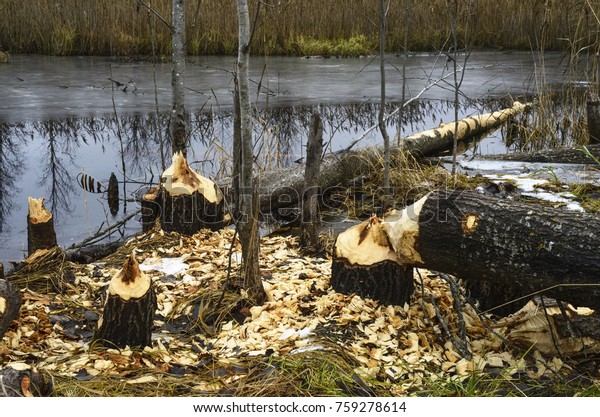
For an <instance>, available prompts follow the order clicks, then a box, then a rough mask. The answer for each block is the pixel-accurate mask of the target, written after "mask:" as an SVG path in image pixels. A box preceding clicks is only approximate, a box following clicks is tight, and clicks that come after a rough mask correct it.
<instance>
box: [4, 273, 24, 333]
mask: <svg viewBox="0 0 600 417" xmlns="http://www.w3.org/2000/svg"><path fill="white" fill-rule="evenodd" d="M20 309H21V292H20V291H19V290H18V289H17V288H16V287H15V286H14V285H12V284H11V283H10V282H8V281H6V280H4V279H0V340H1V339H2V338H3V337H4V333H5V332H6V329H8V328H9V327H10V325H11V323H12V322H13V321H14V320H16V319H18V318H19V311H20Z"/></svg>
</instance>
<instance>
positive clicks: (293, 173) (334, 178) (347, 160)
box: [221, 101, 527, 214]
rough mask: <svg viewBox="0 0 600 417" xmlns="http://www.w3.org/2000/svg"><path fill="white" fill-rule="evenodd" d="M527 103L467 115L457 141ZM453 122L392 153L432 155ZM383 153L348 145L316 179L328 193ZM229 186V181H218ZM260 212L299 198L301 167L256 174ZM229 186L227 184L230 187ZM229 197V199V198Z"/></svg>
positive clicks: (449, 136) (449, 138)
mask: <svg viewBox="0 0 600 417" xmlns="http://www.w3.org/2000/svg"><path fill="white" fill-rule="evenodd" d="M526 108H527V105H525V104H522V103H520V102H518V101H517V102H515V103H514V104H513V106H512V107H510V108H506V109H503V110H500V111H496V112H493V113H486V114H483V115H479V116H473V117H468V118H466V119H462V120H459V121H458V128H457V132H458V141H459V142H464V141H468V140H469V139H472V138H474V137H478V136H481V135H483V134H485V133H488V132H490V131H491V130H494V129H496V128H497V127H499V126H500V125H501V124H502V123H504V122H505V121H507V120H508V119H509V118H510V117H512V116H515V115H517V114H519V113H521V112H523V111H524V110H525V109H526ZM454 125H455V123H454V122H452V123H446V124H443V125H441V126H439V127H437V128H434V129H430V130H427V131H425V132H421V133H416V134H414V135H411V136H409V137H407V138H404V139H403V140H401V145H400V146H396V147H393V148H392V150H391V151H392V153H398V152H401V151H410V152H411V153H413V154H417V155H420V156H433V155H439V154H440V153H442V152H444V151H447V150H449V149H451V148H452V144H453V140H454V139H453V138H454V127H455V126H454ZM382 156H383V148H382V147H379V146H374V147H368V148H364V149H360V150H357V151H352V150H349V149H346V150H342V151H339V152H336V153H334V154H331V155H328V156H326V157H325V158H323V160H322V162H321V167H320V168H321V169H320V172H319V176H318V179H317V181H316V182H317V183H318V184H319V186H320V187H321V189H322V190H323V193H327V192H328V190H329V191H330V190H331V189H332V188H333V187H336V186H341V185H343V184H345V183H347V181H348V180H351V179H352V178H354V177H356V176H358V175H359V174H360V173H364V172H366V171H367V170H369V169H372V167H373V165H374V163H375V162H377V161H379V160H380V159H381V158H382ZM221 185H222V186H223V187H224V188H228V184H221ZM259 187H260V191H259V192H260V208H261V212H262V213H265V214H268V213H277V209H279V208H284V207H290V206H293V205H295V204H296V203H297V202H298V201H300V198H301V195H302V189H303V187H304V167H303V166H302V165H298V166H295V167H292V168H286V169H282V170H275V171H269V172H265V173H263V174H261V175H260V176H259ZM229 188H230V187H229ZM230 200H231V199H230Z"/></svg>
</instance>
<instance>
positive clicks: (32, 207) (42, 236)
mask: <svg viewBox="0 0 600 417" xmlns="http://www.w3.org/2000/svg"><path fill="white" fill-rule="evenodd" d="M55 246H57V243H56V232H55V231H54V219H53V217H52V213H50V212H49V211H48V210H47V209H46V207H44V197H42V198H32V197H29V211H28V214H27V253H28V255H29V256H31V255H32V254H33V253H34V252H35V251H36V250H38V249H51V248H53V247H55Z"/></svg>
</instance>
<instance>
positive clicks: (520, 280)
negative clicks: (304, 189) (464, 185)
mask: <svg viewBox="0 0 600 417" xmlns="http://www.w3.org/2000/svg"><path fill="white" fill-rule="evenodd" d="M382 227H383V230H385V232H386V234H387V236H388V238H389V241H390V243H391V245H392V246H393V247H394V250H395V252H396V253H397V255H398V257H399V258H400V261H401V262H402V263H403V264H404V265H407V266H419V267H426V268H428V269H431V270H435V271H440V272H446V273H449V274H452V275H454V276H456V277H458V278H460V279H464V280H469V281H475V282H478V281H482V282H488V283H489V285H490V286H492V287H494V288H496V289H497V291H495V292H494V296H493V297H487V298H486V297H485V296H483V297H480V298H479V301H480V303H481V305H482V309H484V310H488V309H491V308H494V307H497V306H502V305H504V304H505V303H508V302H511V301H512V300H515V303H513V304H512V305H511V306H510V308H511V309H512V311H516V310H517V309H518V308H519V307H520V306H522V305H523V304H524V303H525V302H526V301H527V300H528V299H529V298H531V296H532V295H534V294H537V293H542V294H543V295H545V296H549V297H552V298H555V299H557V300H562V301H567V302H570V303H572V304H574V305H576V306H582V307H583V306H585V307H590V308H594V309H597V308H600V297H599V296H600V279H599V278H600V277H599V275H598V271H600V256H598V247H599V245H600V235H599V234H598V232H597V231H598V230H599V228H600V219H599V218H598V216H597V215H595V214H591V213H580V212H573V211H567V210H563V209H560V208H551V207H545V206H542V205H539V204H535V203H525V202H517V201H512V200H503V199H498V198H496V197H493V196H487V195H482V194H479V193H478V192H476V191H471V190H452V191H446V190H440V191H434V192H432V193H430V194H428V195H427V196H425V197H423V198H422V199H420V200H419V201H417V202H416V203H415V204H413V205H411V206H409V207H406V208H405V209H403V210H402V211H400V212H398V213H394V214H393V215H391V216H388V217H386V218H385V221H384V222H383V223H382ZM503 294H504V297H502V296H503ZM523 300H524V301H523ZM519 302H520V303H521V304H518V303H519Z"/></svg>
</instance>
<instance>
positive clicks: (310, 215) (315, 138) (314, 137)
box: [300, 113, 323, 253]
mask: <svg viewBox="0 0 600 417" xmlns="http://www.w3.org/2000/svg"><path fill="white" fill-rule="evenodd" d="M322 152H323V123H322V122H321V117H320V116H319V113H314V114H313V116H312V122H311V126H310V132H309V134H308V143H307V145H306V167H305V170H304V192H303V193H302V222H301V224H300V246H301V247H303V248H307V249H309V250H310V251H312V252H314V253H319V252H320V248H319V219H318V216H319V213H318V211H319V195H320V191H319V183H318V182H317V181H318V178H319V171H320V170H321V153H322Z"/></svg>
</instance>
